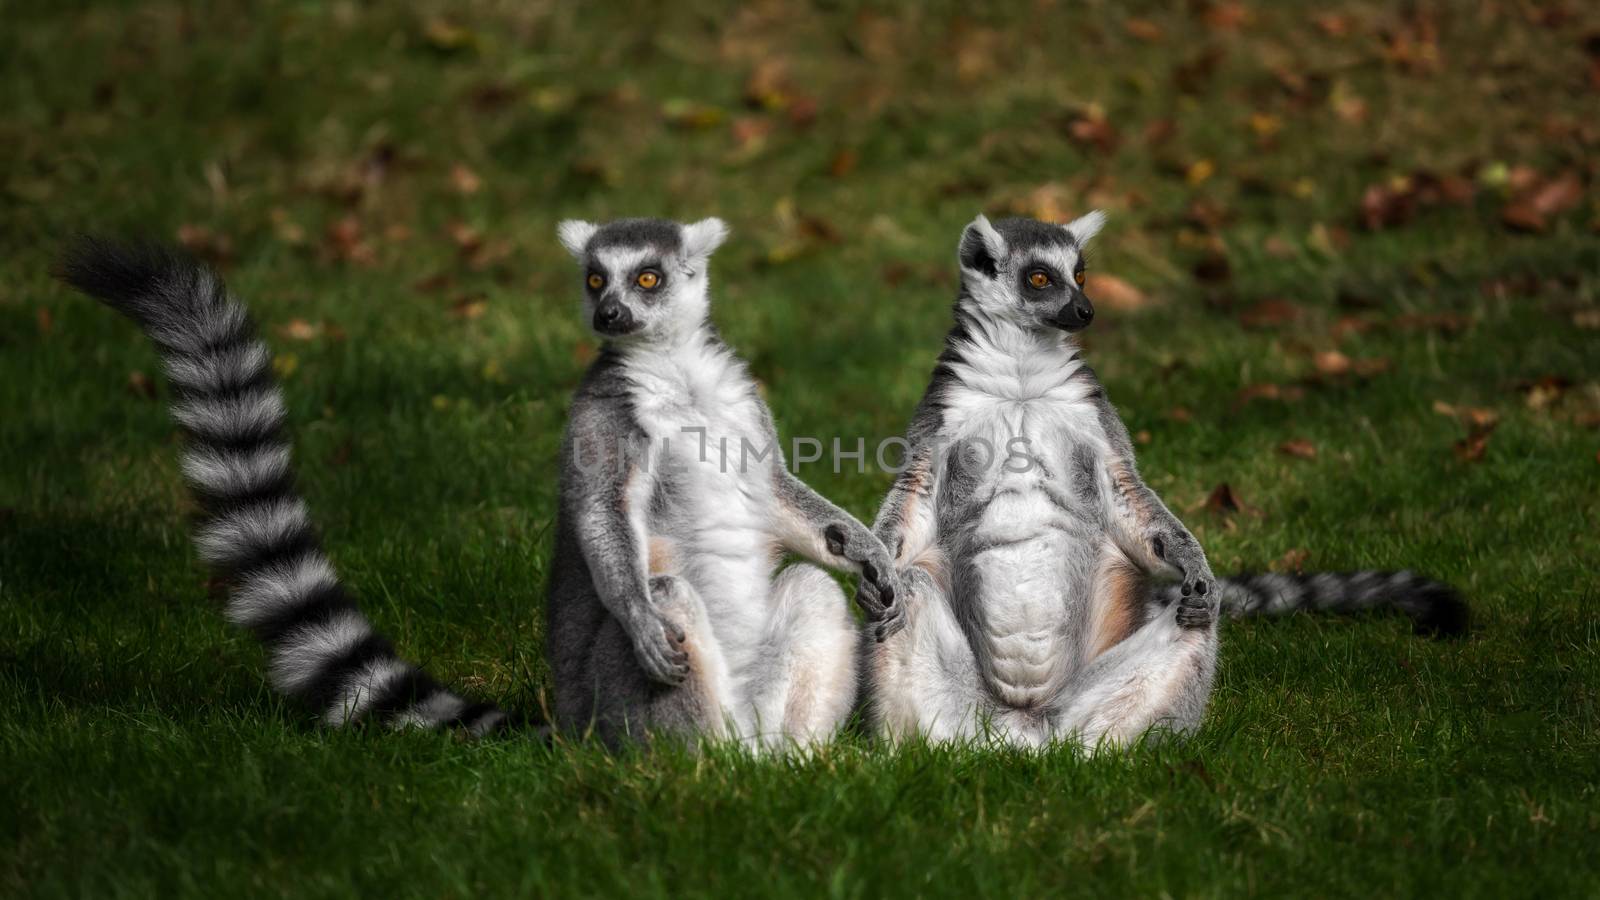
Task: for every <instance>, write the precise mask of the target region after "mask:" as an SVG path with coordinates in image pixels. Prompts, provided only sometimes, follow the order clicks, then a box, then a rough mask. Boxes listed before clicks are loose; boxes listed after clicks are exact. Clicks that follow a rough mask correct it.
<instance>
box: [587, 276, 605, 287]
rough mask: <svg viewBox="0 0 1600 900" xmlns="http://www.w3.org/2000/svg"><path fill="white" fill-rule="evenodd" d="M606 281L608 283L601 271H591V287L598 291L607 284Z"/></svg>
mask: <svg viewBox="0 0 1600 900" xmlns="http://www.w3.org/2000/svg"><path fill="white" fill-rule="evenodd" d="M605 283H606V279H605V277H604V276H602V275H601V274H600V273H599V272H590V273H589V287H591V288H593V289H594V290H597V291H598V290H600V288H601V287H602V286H604V285H605Z"/></svg>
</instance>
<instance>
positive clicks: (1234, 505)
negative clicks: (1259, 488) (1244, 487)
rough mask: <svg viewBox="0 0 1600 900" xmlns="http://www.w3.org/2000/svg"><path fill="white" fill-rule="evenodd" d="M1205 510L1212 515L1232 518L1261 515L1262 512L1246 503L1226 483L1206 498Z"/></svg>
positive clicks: (1214, 489) (1218, 486) (1215, 488)
mask: <svg viewBox="0 0 1600 900" xmlns="http://www.w3.org/2000/svg"><path fill="white" fill-rule="evenodd" d="M1205 510H1206V512H1208V513H1211V514H1212V515H1218V516H1231V515H1233V514H1234V513H1244V514H1247V515H1259V514H1260V513H1261V511H1260V510H1258V509H1256V508H1255V507H1253V506H1251V505H1250V504H1248V503H1245V502H1244V501H1243V500H1242V499H1240V497H1239V495H1238V494H1237V493H1235V492H1234V490H1233V487H1232V486H1231V485H1229V484H1228V483H1227V482H1226V481H1224V482H1222V483H1221V484H1219V485H1217V486H1216V487H1214V488H1212V489H1211V493H1210V494H1209V495H1208V496H1207V497H1206V502H1205Z"/></svg>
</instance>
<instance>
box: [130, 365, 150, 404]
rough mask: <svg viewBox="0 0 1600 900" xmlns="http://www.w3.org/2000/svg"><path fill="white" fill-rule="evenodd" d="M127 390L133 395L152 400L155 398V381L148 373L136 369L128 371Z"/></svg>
mask: <svg viewBox="0 0 1600 900" xmlns="http://www.w3.org/2000/svg"><path fill="white" fill-rule="evenodd" d="M128 390H129V391H131V392H132V393H133V395H134V396H136V397H143V398H144V399H146V400H154V399H155V398H156V384H155V382H154V381H151V380H150V376H149V375H146V374H145V373H143V372H141V371H139V370H138V369H134V370H133V371H132V372H129V373H128Z"/></svg>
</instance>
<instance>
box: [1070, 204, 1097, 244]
mask: <svg viewBox="0 0 1600 900" xmlns="http://www.w3.org/2000/svg"><path fill="white" fill-rule="evenodd" d="M1105 224H1106V214H1105V213H1104V212H1101V211H1100V210H1098V209H1097V210H1095V211H1094V212H1092V213H1089V214H1087V215H1082V216H1079V217H1077V218H1076V219H1073V220H1072V221H1071V222H1068V223H1067V224H1066V225H1065V226H1064V227H1065V228H1066V229H1067V233H1068V234H1070V235H1072V239H1073V240H1075V241H1077V242H1078V246H1079V247H1082V246H1083V245H1084V244H1087V243H1089V239H1090V238H1092V237H1094V236H1095V235H1097V234H1099V233H1100V229H1102V228H1104V227H1105Z"/></svg>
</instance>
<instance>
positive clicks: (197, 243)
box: [177, 224, 233, 263]
mask: <svg viewBox="0 0 1600 900" xmlns="http://www.w3.org/2000/svg"><path fill="white" fill-rule="evenodd" d="M177 237H178V243H179V244H180V245H182V247H183V249H185V250H187V251H189V252H190V253H192V254H194V255H195V256H197V257H199V258H201V259H203V260H206V261H207V262H211V263H225V262H227V261H228V260H229V259H232V258H233V240H232V239H231V238H229V237H228V236H227V235H223V234H218V233H216V232H215V231H212V230H211V229H210V228H207V227H206V226H204V225H187V224H186V225H179V226H178V234H177Z"/></svg>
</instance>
